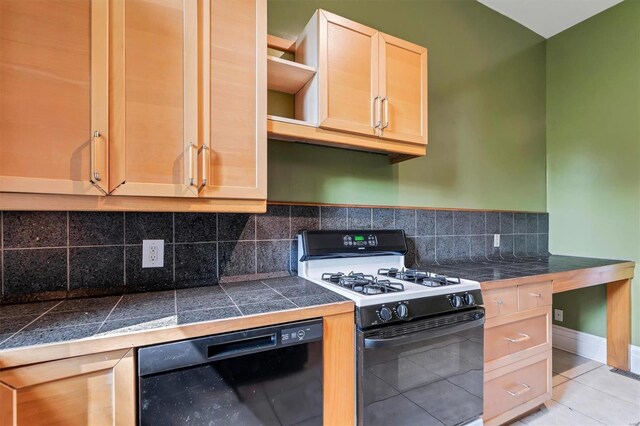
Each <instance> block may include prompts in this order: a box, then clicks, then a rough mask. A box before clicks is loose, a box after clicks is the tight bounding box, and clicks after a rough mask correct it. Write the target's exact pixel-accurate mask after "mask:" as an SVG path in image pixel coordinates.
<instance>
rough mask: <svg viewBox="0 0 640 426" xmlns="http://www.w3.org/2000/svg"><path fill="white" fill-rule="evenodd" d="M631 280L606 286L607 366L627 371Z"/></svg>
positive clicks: (629, 341)
mask: <svg viewBox="0 0 640 426" xmlns="http://www.w3.org/2000/svg"><path fill="white" fill-rule="evenodd" d="M630 343H631V279H626V280H620V281H614V282H610V283H608V284H607V364H609V365H610V366H612V367H616V368H619V369H621V370H626V371H629V368H630V366H629V344H630Z"/></svg>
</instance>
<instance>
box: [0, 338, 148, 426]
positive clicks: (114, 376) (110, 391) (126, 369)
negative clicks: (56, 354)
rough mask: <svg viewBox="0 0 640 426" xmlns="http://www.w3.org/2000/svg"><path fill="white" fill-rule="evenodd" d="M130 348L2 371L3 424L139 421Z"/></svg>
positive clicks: (0, 411) (0, 405)
mask: <svg viewBox="0 0 640 426" xmlns="http://www.w3.org/2000/svg"><path fill="white" fill-rule="evenodd" d="M134 382H135V365H134V358H133V350H132V349H123V350H118V351H112V352H106V353H99V354H93V355H86V356H82V357H76V358H67V359H63V360H60V361H51V362H46V363H42V364H35V365H29V366H25V367H17V368H12V369H7V370H3V371H2V372H0V395H2V398H0V424H2V425H14V426H17V425H34V426H38V425H61V426H62V425H65V426H67V425H108V424H112V425H116V424H118V425H124V424H135V418H136V415H135V405H136V403H135V385H134Z"/></svg>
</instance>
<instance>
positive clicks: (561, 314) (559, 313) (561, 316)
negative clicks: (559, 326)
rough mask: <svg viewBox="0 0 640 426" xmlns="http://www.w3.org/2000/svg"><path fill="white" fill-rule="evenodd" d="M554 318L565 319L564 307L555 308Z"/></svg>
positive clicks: (560, 320)
mask: <svg viewBox="0 0 640 426" xmlns="http://www.w3.org/2000/svg"><path fill="white" fill-rule="evenodd" d="M553 319H554V320H556V321H558V322H562V321H563V320H564V311H563V310H562V309H554V310H553Z"/></svg>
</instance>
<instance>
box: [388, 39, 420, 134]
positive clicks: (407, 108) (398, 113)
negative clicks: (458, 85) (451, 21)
mask: <svg viewBox="0 0 640 426" xmlns="http://www.w3.org/2000/svg"><path fill="white" fill-rule="evenodd" d="M380 98H381V112H382V114H381V115H382V124H381V126H380V129H381V131H380V137H382V138H385V139H393V140H398V141H404V142H411V143H416V144H423V145H426V144H427V49H426V48H424V47H421V46H418V45H415V44H413V43H409V42H408V41H404V40H401V39H399V38H397V37H393V36H390V35H387V34H383V33H380Z"/></svg>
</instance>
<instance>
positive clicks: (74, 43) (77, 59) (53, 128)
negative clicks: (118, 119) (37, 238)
mask: <svg viewBox="0 0 640 426" xmlns="http://www.w3.org/2000/svg"><path fill="white" fill-rule="evenodd" d="M108 6H109V3H108V2H107V1H105V0H94V1H92V0H48V1H25V0H0V192H37V193H49V194H93V195H99V194H102V193H103V192H107V191H108V182H109V176H108V168H107V164H108V163H107V162H108V158H107V154H108V145H107V144H108V142H109V128H108V85H107V72H108V51H107V43H108V28H107V23H108ZM92 182H93V183H92Z"/></svg>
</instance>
